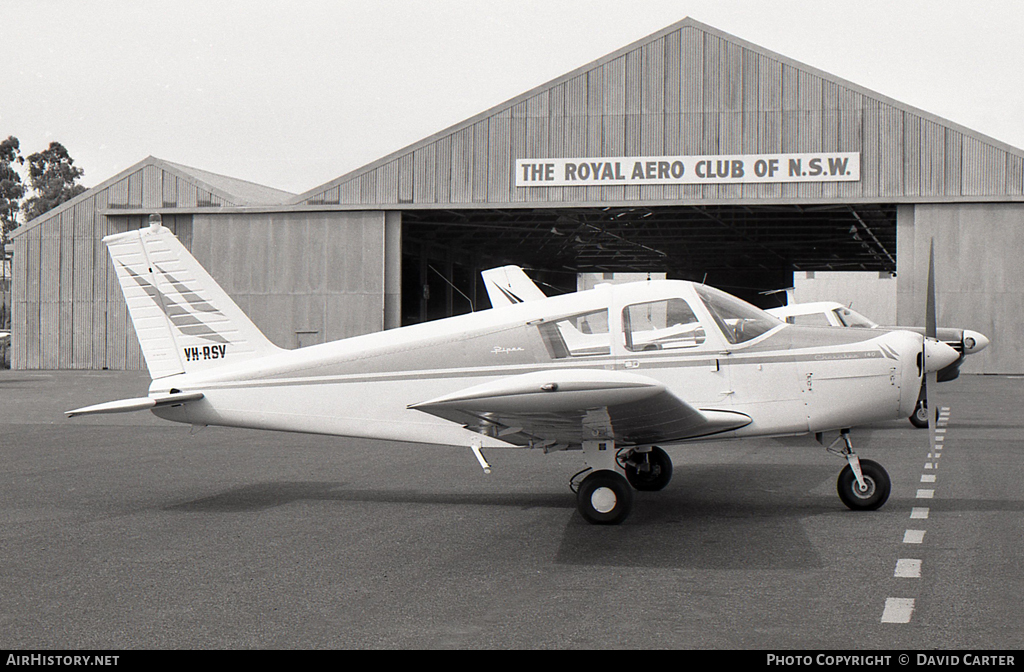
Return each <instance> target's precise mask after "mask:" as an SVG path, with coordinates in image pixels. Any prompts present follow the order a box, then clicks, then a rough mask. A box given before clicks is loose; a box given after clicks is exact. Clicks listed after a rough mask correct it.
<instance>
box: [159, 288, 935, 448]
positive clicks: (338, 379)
mask: <svg viewBox="0 0 1024 672" xmlns="http://www.w3.org/2000/svg"><path fill="white" fill-rule="evenodd" d="M922 342H923V339H922V337H921V336H920V335H918V334H913V333H911V332H907V331H885V332H879V331H876V330H869V329H830V328H816V327H800V326H796V325H788V324H785V323H783V322H780V321H778V320H777V319H775V318H773V317H771V316H769V315H767V314H765V313H763V312H762V311H759V310H758V309H756V308H753V307H752V306H749V304H744V303H743V302H741V301H739V300H738V299H734V298H733V297H729V295H727V294H724V293H721V292H717V291H716V290H712V289H710V288H706V287H703V286H701V285H695V284H693V283H689V282H684V281H671V280H666V281H652V282H644V283H632V284H628V285H617V286H611V285H606V286H599V287H598V288H596V289H593V290H590V291H586V292H578V293H575V294H569V295H563V296H557V297H551V298H546V299H541V300H536V301H529V302H526V303H521V304H518V305H512V306H508V307H503V308H498V309H491V310H486V311H481V312H477V313H473V314H469V315H462V316H458V317H452V318H447V319H443V320H438V321H435V322H429V323H425V324H420V325H413V326H409V327H403V328H399V329H393V330H389V331H384V332H380V333H375V334H368V335H365V336H358V337H354V338H349V339H345V340H342V341H335V342H331V343H325V344H322V345H315V346H310V347H306V348H301V349H298V350H290V351H282V352H281V353H280V354H275V355H272V356H268V357H263V358H259V359H252V360H246V361H243V362H239V363H237V364H230V363H225V362H211V365H210V367H209V368H208V369H205V370H199V371H195V372H192V373H188V374H183V375H175V376H170V377H165V378H160V379H157V380H155V381H154V382H153V384H152V386H151V388H150V391H151V393H157V392H160V393H166V392H168V391H170V390H181V391H184V392H188V391H193V390H201V391H202V392H203V394H204V398H203V399H202V400H201V401H200V402H196V403H189V404H186V405H184V406H179V407H162V408H159V409H154V411H153V412H154V413H156V414H157V415H159V416H160V417H162V418H165V419H168V420H173V421H177V422H185V423H190V424H194V425H224V426H235V427H252V428H260V429H272V430H281V431H298V432H311V433H321V434H332V435H339V436H352V437H368V438H379V439H386V440H398V441H410V442H420V443H430V444H444V445H459V446H469V445H473V444H474V443H477V444H479V443H481V442H482V444H483V446H485V447H487V446H490V447H499V446H500V447H507V446H509V445H510V444H508V443H506V442H505V441H502V440H501V439H500V438H497V437H489V436H483V437H482V436H481V435H480V434H477V433H475V432H472V431H470V430H468V429H465V428H463V427H461V426H458V425H457V424H455V423H452V422H449V421H446V420H443V419H441V418H437V417H434V416H432V415H429V414H427V413H423V412H421V411H418V410H415V409H411V408H410V406H411V405H413V404H417V403H420V402H423V401H425V400H428V399H432V398H436V397H440V396H443V395H447V394H452V393H455V392H457V391H459V390H462V389H465V388H469V387H472V386H475V385H479V384H481V383H486V382H488V381H492V380H498V379H501V378H505V377H508V376H514V375H519V374H525V373H531V372H535V371H545V370H557V369H581V370H607V371H625V372H630V373H634V374H640V375H643V376H647V377H649V378H651V379H654V380H657V381H659V382H660V383H662V384H664V386H665V387H666V388H667V389H669V390H671V391H672V392H673V393H674V394H675V395H676V396H678V397H679V398H680V399H683V400H685V401H686V402H687V403H689V404H691V405H692V406H694V407H696V408H698V409H706V410H723V411H735V412H740V413H744V414H746V415H748V416H750V418H751V419H752V422H750V423H749V424H748V425H747V426H745V427H742V428H740V429H737V430H735V431H732V432H729V433H728V436H734V437H744V436H778V435H792V434H802V433H807V432H819V431H827V430H831V429H840V428H846V427H853V426H857V425H861V424H865V423H870V422H876V421H880V420H889V419H897V418H905V417H907V416H909V415H910V413H911V412H912V411H913V409H914V404H915V402H916V400H917V396H918V390H919V387H920V384H921V359H920V358H919V354H920V353H921V351H922Z"/></svg>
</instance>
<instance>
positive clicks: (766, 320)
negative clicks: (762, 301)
mask: <svg viewBox="0 0 1024 672" xmlns="http://www.w3.org/2000/svg"><path fill="white" fill-rule="evenodd" d="M696 289H697V294H699V295H700V298H701V299H703V300H704V304H705V305H706V306H707V307H708V312H710V313H711V316H712V317H713V318H715V322H717V323H718V326H719V328H720V329H721V330H722V333H723V334H725V337H726V338H727V339H728V340H729V342H730V343H745V342H747V341H749V340H752V339H754V338H757V337H758V336H760V335H761V334H764V333H766V332H768V331H771V330H772V329H774V328H775V327H777V326H778V325H779V324H781V322H779V320H777V319H775V318H774V317H772V316H771V315H769V314H768V313H766V312H764V311H763V310H761V309H760V308H757V307H756V306H752V305H750V304H749V303H747V302H746V301H743V300H741V299H737V298H736V297H735V296H732V295H731V294H726V293H725V292H722V291H719V290H717V289H715V288H714V287H708V286H706V285H699V286H697V287H696Z"/></svg>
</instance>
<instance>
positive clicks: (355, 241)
mask: <svg viewBox="0 0 1024 672" xmlns="http://www.w3.org/2000/svg"><path fill="white" fill-rule="evenodd" d="M192 252H193V254H194V255H195V256H196V259H198V260H199V262H200V263H202V264H203V265H204V266H205V267H206V268H207V269H208V270H209V271H210V274H211V275H213V277H214V278H215V279H216V280H217V282H218V283H219V284H220V286H221V287H223V288H224V290H225V291H226V292H227V293H228V294H229V295H231V297H232V298H233V299H234V300H235V302H236V303H237V304H238V306H239V307H240V308H241V309H242V310H243V311H245V313H246V314H248V315H249V318H250V319H251V320H252V321H253V322H254V323H255V324H256V326H257V327H259V328H260V329H261V330H262V331H263V333H264V334H266V336H267V338H269V339H270V340H271V341H273V342H274V343H276V344H277V345H279V346H281V347H284V348H294V347H298V346H305V345H313V344H316V343H324V342H327V341H332V340H336V339H339V338H346V337H348V336H357V335H359V334H366V333H370V332H375V331H381V330H382V329H383V328H384V264H385V254H384V213H383V212H382V211H377V212H319V213H310V212H287V213H252V214H249V213H246V214H223V215H217V214H197V215H195V226H194V229H193V242H192Z"/></svg>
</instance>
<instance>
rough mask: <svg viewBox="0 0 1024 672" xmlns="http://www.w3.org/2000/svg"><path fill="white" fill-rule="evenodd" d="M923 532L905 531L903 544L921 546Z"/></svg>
mask: <svg viewBox="0 0 1024 672" xmlns="http://www.w3.org/2000/svg"><path fill="white" fill-rule="evenodd" d="M924 532H925V531H924V530H907V531H906V532H904V533H903V543H904V544H922V543H924Z"/></svg>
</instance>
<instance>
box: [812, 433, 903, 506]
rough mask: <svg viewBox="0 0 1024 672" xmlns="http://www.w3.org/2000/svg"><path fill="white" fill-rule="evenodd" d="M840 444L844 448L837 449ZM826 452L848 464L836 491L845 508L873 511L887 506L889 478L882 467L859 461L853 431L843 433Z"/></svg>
mask: <svg viewBox="0 0 1024 672" xmlns="http://www.w3.org/2000/svg"><path fill="white" fill-rule="evenodd" d="M840 442H842V444H843V445H842V447H841V448H836V446H837V445H839V444H840ZM826 450H827V451H828V452H830V453H832V454H833V455H838V456H839V457H842V458H845V459H846V461H847V465H846V466H845V467H844V468H843V470H842V471H841V472H839V478H838V479H836V491H837V492H838V493H839V499H840V500H842V502H843V504H845V505H846V506H847V507H848V508H850V509H853V510H854V511H874V510H875V509H879V508H881V507H882V505H883V504H885V502H886V501H887V500H888V499H889V492H890V491H891V490H892V481H891V480H890V479H889V474H888V472H886V470H885V469H883V468H882V465H880V464H879V463H877V462H875V461H873V460H862V459H860V458H859V457H857V454H856V453H855V452H853V443H852V442H851V441H850V430H848V429H844V430H842V432H841V433H840V436H839V438H837V439H836V440H835V441H833V442H832V444H831V445H830V446H828V448H826Z"/></svg>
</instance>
